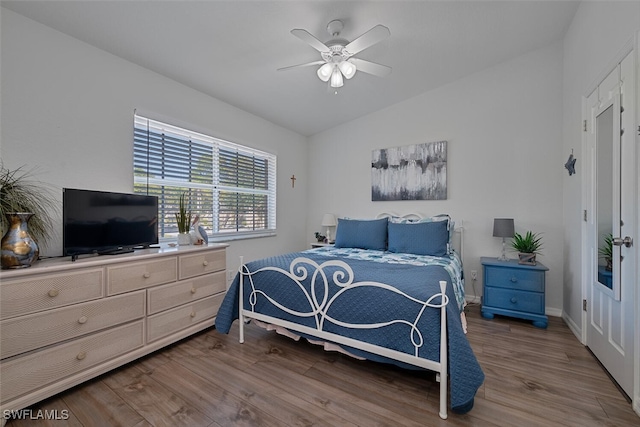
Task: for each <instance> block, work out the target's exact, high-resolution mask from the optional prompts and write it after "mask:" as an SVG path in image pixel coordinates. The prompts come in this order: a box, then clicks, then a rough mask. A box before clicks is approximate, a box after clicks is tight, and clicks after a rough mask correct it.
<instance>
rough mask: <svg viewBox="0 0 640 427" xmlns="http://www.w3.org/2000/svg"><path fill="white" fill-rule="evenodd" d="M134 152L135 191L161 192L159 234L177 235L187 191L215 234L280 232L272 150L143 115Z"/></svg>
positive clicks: (138, 118) (190, 201) (138, 121)
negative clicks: (178, 217) (181, 201)
mask: <svg viewBox="0 0 640 427" xmlns="http://www.w3.org/2000/svg"><path fill="white" fill-rule="evenodd" d="M133 150H134V155H133V172H134V173H133V175H134V178H133V179H134V192H135V193H141V194H149V195H153V196H158V205H159V210H160V212H159V215H158V222H159V224H158V232H159V235H160V238H163V237H171V236H175V235H177V234H178V227H177V224H176V218H175V213H176V212H177V211H178V201H179V198H180V195H181V194H183V193H186V199H187V200H188V210H190V211H191V212H192V213H193V215H194V216H195V215H196V214H198V215H199V216H200V224H201V225H202V226H203V227H204V228H205V229H206V230H207V232H208V233H209V234H210V235H212V236H213V237H215V236H227V237H228V236H230V235H236V236H242V235H247V236H251V235H255V234H264V233H265V232H274V231H275V228H276V156H274V155H273V154H269V153H265V152H263V151H258V150H254V149H252V148H249V147H244V146H242V145H238V144H234V143H231V142H227V141H223V140H221V139H217V138H213V137H211V136H207V135H203V134H199V133H196V132H192V131H189V130H186V129H182V128H178V127H175V126H172V125H168V124H166V123H161V122H158V121H155V120H151V119H148V118H145V117H142V116H138V115H136V116H135V122H134V136H133Z"/></svg>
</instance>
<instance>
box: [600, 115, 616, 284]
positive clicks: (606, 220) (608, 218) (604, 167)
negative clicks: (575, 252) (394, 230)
mask: <svg viewBox="0 0 640 427" xmlns="http://www.w3.org/2000/svg"><path fill="white" fill-rule="evenodd" d="M613 107H614V106H613V105H610V106H609V107H608V108H606V109H605V110H604V111H602V112H601V113H600V114H598V116H597V117H596V153H597V154H596V179H597V191H596V197H597V201H596V209H597V211H596V218H597V220H598V224H597V230H598V231H597V232H598V234H597V236H598V254H597V257H598V260H597V262H596V264H597V266H598V282H600V283H601V284H602V285H604V286H606V287H607V288H609V289H613V271H612V270H613V262H612V258H613V248H612V246H611V238H612V233H613V230H612V224H613V188H614V187H613V144H614V141H613V124H614V123H613V122H614V116H613V114H614V108H613Z"/></svg>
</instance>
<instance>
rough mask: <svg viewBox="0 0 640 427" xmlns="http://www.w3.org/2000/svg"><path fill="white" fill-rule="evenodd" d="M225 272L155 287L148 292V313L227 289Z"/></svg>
mask: <svg viewBox="0 0 640 427" xmlns="http://www.w3.org/2000/svg"><path fill="white" fill-rule="evenodd" d="M224 276H225V272H224V271H219V272H217V273H213V274H207V275H206V276H199V277H194V278H193V279H188V280H182V281H180V282H178V283H171V284H168V285H162V286H156V287H154V288H151V289H149V290H148V307H149V308H148V313H149V314H154V313H158V312H160V311H163V310H167V309H169V308H173V307H177V306H179V305H182V304H186V303H188V302H192V301H195V300H198V299H201V298H204V297H208V296H211V295H215V294H218V293H220V292H224V291H225V290H226V289H227V284H226V281H225V277H224Z"/></svg>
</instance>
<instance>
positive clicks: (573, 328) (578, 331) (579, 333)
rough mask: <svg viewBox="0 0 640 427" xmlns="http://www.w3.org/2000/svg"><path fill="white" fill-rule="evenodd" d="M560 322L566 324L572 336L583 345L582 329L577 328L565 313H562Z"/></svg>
mask: <svg viewBox="0 0 640 427" xmlns="http://www.w3.org/2000/svg"><path fill="white" fill-rule="evenodd" d="M562 320H564V323H566V324H567V326H568V327H569V329H570V330H571V332H573V335H575V336H576V338H578V341H580V342H581V343H582V344H583V345H584V344H585V343H583V342H582V327H580V326H578V325H577V324H576V322H574V321H573V319H572V318H570V317H569V316H567V314H566V313H563V315H562Z"/></svg>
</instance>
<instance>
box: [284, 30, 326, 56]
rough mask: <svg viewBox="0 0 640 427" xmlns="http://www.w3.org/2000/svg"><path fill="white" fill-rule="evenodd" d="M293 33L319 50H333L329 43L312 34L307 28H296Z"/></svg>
mask: <svg viewBox="0 0 640 427" xmlns="http://www.w3.org/2000/svg"><path fill="white" fill-rule="evenodd" d="M291 34H293V35H294V36H296V37H298V38H299V39H300V40H302V41H303V42H306V43H307V44H309V46H311V47H312V48H314V49H315V50H317V51H318V52H329V51H330V50H331V49H329V48H328V47H327V45H325V44H324V43H322V42H321V41H320V40H318V39H317V38H315V37H314V36H312V35H311V34H310V33H309V32H308V31H307V30H301V29H299V28H296V29H294V30H291Z"/></svg>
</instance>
